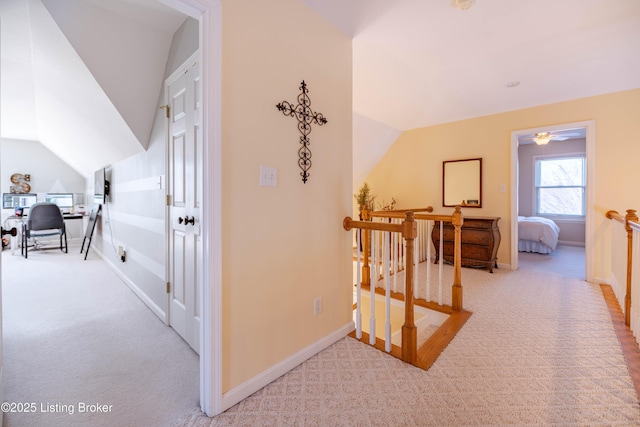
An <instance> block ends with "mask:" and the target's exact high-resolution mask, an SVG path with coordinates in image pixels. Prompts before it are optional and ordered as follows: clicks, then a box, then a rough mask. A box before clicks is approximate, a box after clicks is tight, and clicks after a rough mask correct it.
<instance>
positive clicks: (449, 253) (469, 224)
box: [431, 217, 500, 273]
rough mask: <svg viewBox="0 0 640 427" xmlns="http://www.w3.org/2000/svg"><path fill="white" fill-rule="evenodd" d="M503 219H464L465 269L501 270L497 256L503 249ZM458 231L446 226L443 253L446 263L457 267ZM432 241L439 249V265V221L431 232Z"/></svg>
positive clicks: (463, 259) (447, 223)
mask: <svg viewBox="0 0 640 427" xmlns="http://www.w3.org/2000/svg"><path fill="white" fill-rule="evenodd" d="M498 220H500V217H464V223H463V224H462V233H461V234H462V236H461V243H460V245H461V247H462V254H461V255H462V266H463V267H484V268H488V269H489V272H490V273H493V268H494V266H495V267H496V268H497V267H498V262H497V259H498V257H497V254H498V246H500V229H499V228H498ZM453 238H454V229H453V224H451V223H450V222H444V223H443V237H442V240H443V245H442V247H443V252H444V260H445V262H448V263H451V264H452V263H453ZM431 240H432V241H433V246H434V247H435V249H436V263H437V262H438V260H439V259H440V254H439V252H440V221H435V223H434V225H433V230H432V231H431Z"/></svg>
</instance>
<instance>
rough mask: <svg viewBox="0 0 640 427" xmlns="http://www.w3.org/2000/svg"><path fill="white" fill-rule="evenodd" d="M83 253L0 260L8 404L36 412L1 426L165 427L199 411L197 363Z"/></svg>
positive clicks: (14, 415)
mask: <svg viewBox="0 0 640 427" xmlns="http://www.w3.org/2000/svg"><path fill="white" fill-rule="evenodd" d="M79 252H80V249H79V247H76V246H70V248H69V253H68V254H63V253H61V252H59V251H56V250H53V251H42V252H36V251H33V252H30V253H29V259H24V258H22V257H21V256H19V252H18V255H17V256H12V255H11V254H10V252H9V251H8V250H5V251H3V252H2V257H3V259H2V261H3V262H2V287H3V296H2V297H3V298H2V303H3V321H4V324H3V332H4V400H5V401H6V402H14V403H22V404H24V403H29V404H31V403H33V404H34V405H35V406H34V407H33V409H35V410H34V411H33V412H30V413H26V412H22V413H20V412H8V413H5V414H4V425H5V426H8V427H14V426H20V427H22V426H29V427H34V426H65V427H69V426H163V425H169V424H170V423H171V422H172V421H174V420H175V419H177V418H179V417H181V416H183V415H184V414H185V413H190V412H193V411H194V410H196V409H197V408H198V407H199V403H198V400H199V378H198V369H199V367H198V356H197V355H196V354H195V353H194V352H193V351H192V350H191V349H190V348H189V346H188V345H187V344H186V343H185V342H184V341H183V340H182V339H181V338H180V337H179V336H178V335H177V334H176V333H175V332H174V331H173V330H172V329H171V328H169V327H167V326H165V325H164V324H163V323H162V322H161V321H160V320H159V319H158V318H157V317H156V316H155V315H154V314H153V313H151V311H150V310H149V309H147V307H146V306H145V305H144V304H143V303H142V301H140V299H138V297H136V296H135V295H134V294H133V293H132V292H131V291H130V290H129V289H128V288H127V287H126V286H125V284H124V283H122V281H120V279H119V278H118V277H117V276H116V275H115V273H113V271H112V270H111V269H110V268H109V267H108V266H107V265H106V264H104V263H103V262H102V261H101V260H100V259H99V258H98V257H97V256H93V257H90V258H91V259H88V260H87V261H83V255H81V254H80V253H79ZM83 404H84V405H85V406H83ZM96 404H99V405H100V406H90V405H96ZM83 409H84V411H83Z"/></svg>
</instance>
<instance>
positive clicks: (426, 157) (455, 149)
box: [367, 89, 640, 279]
mask: <svg viewBox="0 0 640 427" xmlns="http://www.w3.org/2000/svg"><path fill="white" fill-rule="evenodd" d="M639 110H640V89H635V90H631V91H624V92H618V93H612V94H606V95H600V96H594V97H590V98H583V99H578V100H573V101H567V102H560V103H556V104H549V105H542V106H539V107H533V108H527V109H523V110H517V111H510V112H506V113H501V114H495V115H491V116H485V117H478V118H474V119H469V120H462V121H458V122H452V123H445V124H441V125H436V126H429V127H425V128H420V129H415V130H411V131H407V132H404V133H403V134H402V135H401V136H400V137H399V138H398V140H397V141H396V142H395V144H394V145H393V146H392V147H391V148H390V149H389V152H388V153H387V155H386V156H385V157H384V158H383V159H382V160H381V161H380V162H379V163H378V165H377V166H376V167H375V168H374V169H373V171H372V172H371V173H370V175H369V176H368V177H367V182H368V183H369V185H370V186H371V187H372V188H373V191H374V192H375V193H376V194H377V195H378V197H383V198H387V199H390V198H391V197H395V198H396V200H397V201H398V207H411V206H414V205H425V204H431V205H433V206H434V208H435V211H436V212H448V211H450V209H444V208H442V194H441V191H442V188H441V186H442V175H441V174H442V161H443V160H454V159H463V158H471V157H482V158H483V202H482V206H483V207H482V208H480V209H470V208H464V209H463V212H464V213H465V214H466V215H483V216H499V217H501V218H502V220H501V221H500V230H501V234H502V242H501V244H500V249H499V251H498V262H500V263H509V262H510V244H511V230H510V221H511V212H510V209H511V207H510V206H511V201H510V194H511V190H510V188H509V186H510V176H511V175H510V174H511V171H510V168H511V158H510V156H511V153H510V151H511V132H512V131H515V130H520V129H530V128H536V127H541V126H550V125H557V124H562V123H570V122H579V121H586V120H594V121H595V131H596V132H595V134H596V141H595V146H596V148H595V153H596V155H595V156H596V160H595V165H591V166H594V167H595V177H596V178H595V183H596V184H595V201H594V206H593V212H592V213H593V214H594V230H595V235H594V236H592V238H593V244H594V261H595V262H594V264H595V265H594V274H595V277H596V278H597V279H608V278H609V276H610V275H609V271H610V259H609V256H610V255H609V250H610V230H609V224H608V222H607V221H608V220H606V218H605V217H604V214H605V213H606V211H607V210H609V209H616V210H618V211H620V212H622V211H624V210H625V209H629V208H636V209H638V208H640V197H639V194H640V193H639V192H638V190H637V182H638V181H639V180H640V168H638V159H639V158H640V143H639V142H638V141H639V139H640V120H638V111H639ZM501 184H505V185H506V187H507V191H506V192H504V193H502V192H500V185H501Z"/></svg>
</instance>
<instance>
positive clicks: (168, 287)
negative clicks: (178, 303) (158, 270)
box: [167, 282, 171, 293]
mask: <svg viewBox="0 0 640 427" xmlns="http://www.w3.org/2000/svg"><path fill="white" fill-rule="evenodd" d="M170 292H171V282H167V293H170Z"/></svg>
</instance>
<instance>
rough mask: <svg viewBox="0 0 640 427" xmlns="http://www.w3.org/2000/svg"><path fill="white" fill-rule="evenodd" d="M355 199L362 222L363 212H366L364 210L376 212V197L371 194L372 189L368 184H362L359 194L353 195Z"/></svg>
mask: <svg viewBox="0 0 640 427" xmlns="http://www.w3.org/2000/svg"><path fill="white" fill-rule="evenodd" d="M353 198H354V199H356V203H358V212H359V213H360V220H362V211H363V210H364V208H367V209H368V210H370V211H373V210H375V209H374V202H375V200H376V196H374V195H372V194H371V188H370V187H369V184H367V183H366V182H365V183H364V184H362V187H360V189H359V190H358V192H357V193H356V194H354V195H353Z"/></svg>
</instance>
